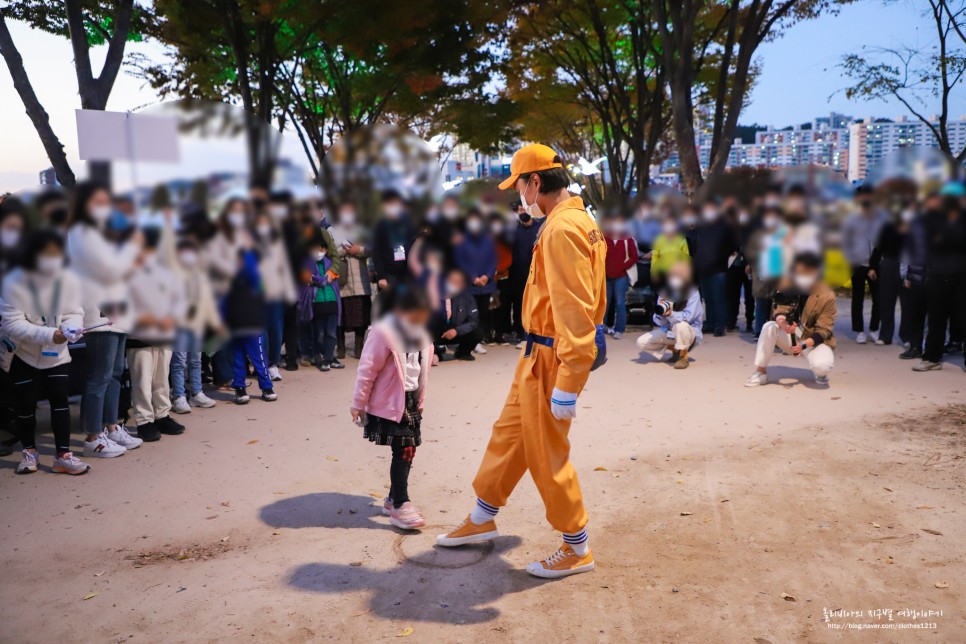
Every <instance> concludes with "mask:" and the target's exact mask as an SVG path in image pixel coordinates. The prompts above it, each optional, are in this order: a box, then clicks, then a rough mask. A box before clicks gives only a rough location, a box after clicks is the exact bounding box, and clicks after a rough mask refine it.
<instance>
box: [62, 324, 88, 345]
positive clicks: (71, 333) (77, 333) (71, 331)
mask: <svg viewBox="0 0 966 644" xmlns="http://www.w3.org/2000/svg"><path fill="white" fill-rule="evenodd" d="M60 332H61V333H63V334H64V337H65V338H67V341H68V342H77V341H78V340H80V339H81V338H82V337H83V336H84V332H83V331H81V330H80V329H75V328H72V327H69V326H65V327H61V329H60Z"/></svg>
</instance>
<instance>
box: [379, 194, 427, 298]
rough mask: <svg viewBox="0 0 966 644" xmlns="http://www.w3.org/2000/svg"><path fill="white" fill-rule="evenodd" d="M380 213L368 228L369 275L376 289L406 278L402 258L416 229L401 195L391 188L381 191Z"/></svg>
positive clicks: (387, 286)
mask: <svg viewBox="0 0 966 644" xmlns="http://www.w3.org/2000/svg"><path fill="white" fill-rule="evenodd" d="M382 213H383V217H382V218H381V219H380V220H379V221H378V222H377V223H376V226H375V228H374V229H373V231H372V269H373V275H372V279H373V280H374V281H375V282H376V286H377V287H378V288H379V290H380V291H388V290H389V289H390V288H391V287H392V286H394V285H395V284H398V283H402V282H406V281H407V280H408V278H409V266H408V263H407V261H406V259H407V257H408V256H409V251H410V249H411V248H412V245H413V242H414V241H415V240H416V233H417V231H416V228H415V227H414V226H413V224H412V222H411V221H410V219H409V217H408V216H407V214H406V207H405V204H404V203H403V199H402V195H400V194H399V193H398V192H396V191H395V190H387V191H385V192H384V193H383V194H382Z"/></svg>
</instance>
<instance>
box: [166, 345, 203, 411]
mask: <svg viewBox="0 0 966 644" xmlns="http://www.w3.org/2000/svg"><path fill="white" fill-rule="evenodd" d="M174 348H175V350H174V352H173V353H172V354H171V397H172V398H180V397H181V396H189V397H190V396H194V395H195V394H198V393H201V339H200V338H199V337H198V336H197V335H195V334H194V333H192V332H191V331H188V330H187V329H180V330H179V331H178V339H177V341H176V342H175V345H174ZM185 370H187V378H186V377H185ZM185 380H187V382H188V389H187V390H185Z"/></svg>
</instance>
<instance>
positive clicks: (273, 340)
mask: <svg viewBox="0 0 966 644" xmlns="http://www.w3.org/2000/svg"><path fill="white" fill-rule="evenodd" d="M265 314H266V318H267V319H268V324H267V326H266V327H265V354H266V356H267V358H268V366H269V367H277V366H278V361H279V360H281V358H282V338H283V334H282V329H283V328H284V326H285V303H284V302H269V303H268V304H266V305H265Z"/></svg>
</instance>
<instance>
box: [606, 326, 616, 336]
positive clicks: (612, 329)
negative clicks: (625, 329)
mask: <svg viewBox="0 0 966 644" xmlns="http://www.w3.org/2000/svg"><path fill="white" fill-rule="evenodd" d="M607 335H614V328H613V327H607Z"/></svg>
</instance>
